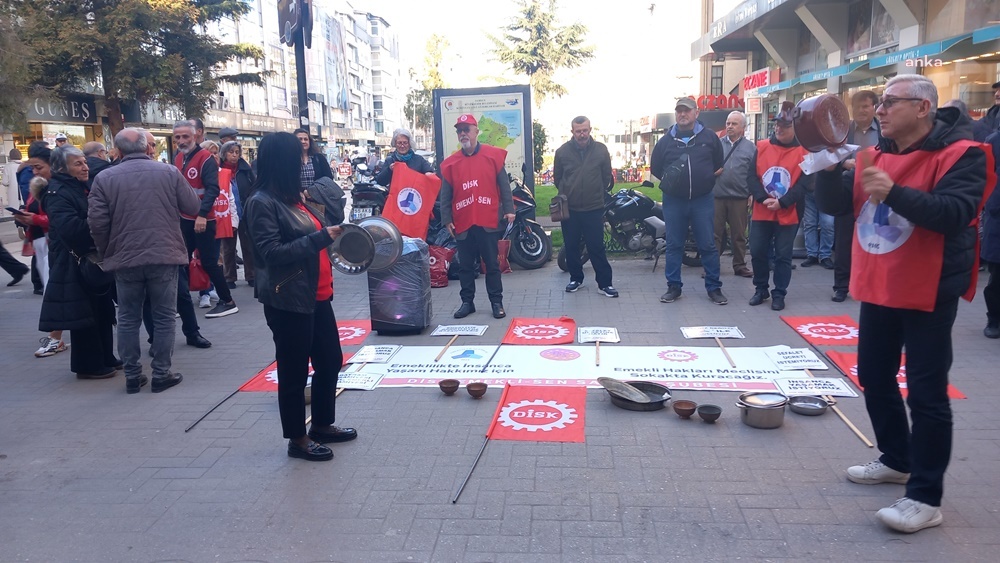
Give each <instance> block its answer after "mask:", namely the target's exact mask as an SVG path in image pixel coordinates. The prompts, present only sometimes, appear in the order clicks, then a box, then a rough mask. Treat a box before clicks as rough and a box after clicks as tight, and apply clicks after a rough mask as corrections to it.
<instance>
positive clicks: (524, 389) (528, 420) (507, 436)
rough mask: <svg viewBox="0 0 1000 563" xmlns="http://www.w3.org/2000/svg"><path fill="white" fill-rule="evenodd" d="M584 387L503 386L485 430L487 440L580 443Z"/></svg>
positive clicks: (581, 440)
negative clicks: (489, 422) (494, 410)
mask: <svg viewBox="0 0 1000 563" xmlns="http://www.w3.org/2000/svg"><path fill="white" fill-rule="evenodd" d="M586 406H587V388H586V387H536V386H533V385H506V386H504V389H503V394H502V395H501V396H500V402H499V403H498V404H497V410H496V413H494V415H493V422H492V423H491V424H490V429H489V431H488V432H487V433H486V437H487V438H489V439H491V440H525V441H531V442H583V441H584V411H585V409H586Z"/></svg>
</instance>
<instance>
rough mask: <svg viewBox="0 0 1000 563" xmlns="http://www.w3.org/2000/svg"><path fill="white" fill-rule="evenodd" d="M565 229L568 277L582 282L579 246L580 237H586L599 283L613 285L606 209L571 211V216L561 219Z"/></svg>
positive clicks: (584, 239) (598, 284) (595, 277)
mask: <svg viewBox="0 0 1000 563" xmlns="http://www.w3.org/2000/svg"><path fill="white" fill-rule="evenodd" d="M562 232H563V246H564V247H565V248H566V267H567V269H569V281H575V282H583V261H582V258H581V256H580V253H579V250H578V249H579V248H580V239H583V243H584V244H585V245H586V246H587V254H588V255H589V256H590V263H591V264H592V265H593V266H594V279H595V281H596V282H597V287H608V286H609V285H611V264H609V263H608V255H607V253H606V252H605V248H604V210H603V209H595V210H593V211H571V212H570V214H569V218H568V219H566V220H565V221H563V222H562Z"/></svg>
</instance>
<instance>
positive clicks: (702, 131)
mask: <svg viewBox="0 0 1000 563" xmlns="http://www.w3.org/2000/svg"><path fill="white" fill-rule="evenodd" d="M677 135H678V131H677V126H676V125H674V126H673V127H671V128H670V130H669V131H667V132H666V134H665V135H663V137H661V138H660V140H659V141H657V142H656V146H655V147H653V154H652V155H650V158H649V170H650V172H651V173H652V174H653V175H654V176H656V177H657V178H659V179H660V190H662V191H663V196H664V198H666V197H667V196H670V197H673V198H678V199H684V200H692V199H695V198H698V197H701V196H703V195H706V194H710V193H712V188H714V187H715V171H716V170H719V169H721V168H722V161H723V159H724V156H723V152H722V141H720V140H719V137H718V136H717V135H716V134H715V133H714V132H713V131H712V130H711V129H708V128H706V127H705V126H704V125H703V124H702V123H701V122H700V121H696V122H695V124H694V135H693V136H692V137H689V138H687V139H686V140H685V139H682V138H678V137H677ZM681 158H683V159H685V160H686V161H687V165H688V166H687V172H686V173H685V174H683V175H682V176H681V179H680V181H679V182H677V183H676V184H674V185H667V184H668V183H667V182H666V177H665V176H666V174H667V168H669V167H670V166H671V165H673V164H675V163H676V162H677V161H678V160H679V159H681Z"/></svg>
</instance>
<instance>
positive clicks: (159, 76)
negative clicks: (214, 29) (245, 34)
mask: <svg viewBox="0 0 1000 563" xmlns="http://www.w3.org/2000/svg"><path fill="white" fill-rule="evenodd" d="M0 4H2V6H3V10H2V12H3V13H16V14H17V16H18V19H19V21H20V22H21V26H22V28H21V32H22V35H21V40H22V41H23V42H24V43H25V45H26V46H27V47H28V49H29V52H31V53H32V55H31V57H30V59H29V60H28V61H27V64H28V68H29V72H30V73H31V75H32V77H33V78H34V81H35V82H36V83H38V84H39V85H41V86H43V87H46V88H49V89H51V90H52V91H54V92H55V93H56V94H59V95H66V94H72V93H74V92H81V91H88V90H90V89H96V90H97V92H99V93H101V94H103V96H104V108H105V112H106V117H107V118H108V123H109V125H110V127H111V132H112V134H115V133H117V132H118V131H120V130H121V129H122V128H123V127H124V123H123V119H122V104H123V102H125V101H129V100H135V101H138V102H139V103H140V104H141V105H145V104H147V103H149V102H151V101H157V102H159V103H161V104H163V105H176V106H178V107H180V108H181V109H182V110H183V111H184V113H185V115H187V116H189V117H199V118H200V117H204V115H205V112H206V110H207V108H208V105H209V101H210V100H211V99H212V98H213V97H214V96H215V94H216V92H217V90H218V84H219V82H232V83H243V84H257V85H263V73H242V74H235V75H221V74H220V72H221V71H222V70H223V69H224V66H225V64H226V63H227V62H229V61H238V60H245V59H261V58H263V50H262V49H261V48H260V47H257V46H254V45H246V44H237V45H233V44H223V43H222V42H220V41H219V40H218V39H217V38H216V37H213V36H212V35H210V34H208V33H206V25H208V24H210V23H213V22H218V21H220V20H223V19H226V18H239V17H240V16H242V15H243V14H246V13H247V12H248V11H249V10H250V5H249V4H247V3H246V2H245V1H244V0H156V1H151V0H0Z"/></svg>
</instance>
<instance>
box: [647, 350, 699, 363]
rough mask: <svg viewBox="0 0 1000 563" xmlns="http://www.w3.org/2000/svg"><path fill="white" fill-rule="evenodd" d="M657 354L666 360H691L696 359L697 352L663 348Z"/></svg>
mask: <svg viewBox="0 0 1000 563" xmlns="http://www.w3.org/2000/svg"><path fill="white" fill-rule="evenodd" d="M657 356H659V357H660V359H661V360H666V361H668V362H693V361H695V360H697V359H698V354H695V353H694V352H688V351H687V350H664V351H662V352H660V353H659V354H657Z"/></svg>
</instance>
